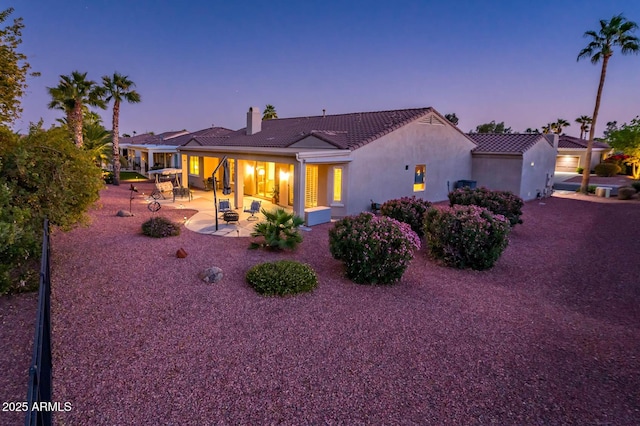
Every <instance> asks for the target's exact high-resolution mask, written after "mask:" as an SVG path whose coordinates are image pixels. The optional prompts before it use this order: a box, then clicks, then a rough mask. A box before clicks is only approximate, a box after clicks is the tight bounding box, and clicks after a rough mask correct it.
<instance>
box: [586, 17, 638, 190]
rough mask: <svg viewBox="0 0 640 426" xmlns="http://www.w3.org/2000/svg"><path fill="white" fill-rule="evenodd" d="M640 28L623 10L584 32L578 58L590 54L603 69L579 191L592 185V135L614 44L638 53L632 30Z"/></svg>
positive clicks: (588, 56)
mask: <svg viewBox="0 0 640 426" xmlns="http://www.w3.org/2000/svg"><path fill="white" fill-rule="evenodd" d="M637 28H638V24H636V23H635V22H632V21H628V20H627V19H626V18H625V17H624V16H623V15H622V14H620V15H615V16H614V17H613V18H611V20H610V21H608V22H607V21H606V20H604V19H602V20H600V31H598V32H595V31H586V32H585V33H584V36H585V37H588V38H589V39H590V41H589V44H588V45H587V47H585V48H584V49H582V50H581V51H580V53H578V58H577V60H578V61H579V60H580V59H584V58H591V63H592V64H594V65H595V64H597V63H598V62H600V60H602V70H601V71H600V83H599V84H598V93H597V95H596V105H595V107H594V108H593V116H592V119H591V129H589V141H588V143H587V153H586V158H585V168H584V171H583V172H582V184H581V185H580V192H582V193H583V194H586V193H587V189H588V188H589V169H590V168H591V152H592V150H593V137H594V136H595V133H596V120H597V119H598V112H599V110H600V100H601V98H602V88H603V87H604V80H605V78H606V76H607V65H608V63H609V59H610V58H611V55H613V48H614V47H615V46H618V47H619V48H620V52H621V53H622V54H623V55H627V54H629V53H635V54H637V53H638V52H639V51H640V44H639V42H640V40H638V37H635V36H633V35H632V34H631V33H633V32H634V31H635V30H636V29H637Z"/></svg>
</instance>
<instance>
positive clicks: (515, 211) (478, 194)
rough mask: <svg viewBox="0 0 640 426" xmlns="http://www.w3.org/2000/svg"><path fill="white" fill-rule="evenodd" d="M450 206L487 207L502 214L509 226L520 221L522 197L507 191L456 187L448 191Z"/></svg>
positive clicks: (495, 212)
mask: <svg viewBox="0 0 640 426" xmlns="http://www.w3.org/2000/svg"><path fill="white" fill-rule="evenodd" d="M449 202H450V204H451V206H454V205H456V204H458V205H463V206H470V205H475V206H479V207H484V208H485V209H489V210H490V211H491V212H493V213H494V214H498V215H502V216H504V217H506V218H507V219H508V220H509V223H511V226H514V225H516V224H518V223H522V219H521V218H520V217H521V216H522V206H523V205H524V202H523V201H522V198H520V197H518V196H517V195H515V194H513V193H512V192H509V191H490V190H489V189H487V188H477V189H471V188H468V187H465V188H458V189H456V190H455V191H453V192H450V193H449Z"/></svg>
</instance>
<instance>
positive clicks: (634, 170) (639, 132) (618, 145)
mask: <svg viewBox="0 0 640 426" xmlns="http://www.w3.org/2000/svg"><path fill="white" fill-rule="evenodd" d="M607 143H608V144H609V146H611V148H613V149H615V150H616V151H620V152H622V153H624V154H625V155H628V157H627V158H625V160H624V161H625V163H626V164H627V165H629V166H631V175H632V176H633V178H634V179H640V118H639V117H636V118H634V119H633V120H631V122H630V123H629V124H627V123H625V124H623V125H622V126H621V127H620V128H619V129H618V130H614V131H612V132H610V133H609V135H608V138H607Z"/></svg>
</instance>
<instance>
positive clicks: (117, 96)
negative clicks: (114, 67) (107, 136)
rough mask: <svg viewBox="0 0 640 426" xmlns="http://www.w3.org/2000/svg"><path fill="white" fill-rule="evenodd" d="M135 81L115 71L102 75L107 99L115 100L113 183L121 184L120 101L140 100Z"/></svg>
mask: <svg viewBox="0 0 640 426" xmlns="http://www.w3.org/2000/svg"><path fill="white" fill-rule="evenodd" d="M135 85H136V84H135V83H134V82H133V81H131V80H129V77H128V76H126V75H122V74H119V73H117V72H115V73H113V76H111V77H110V76H104V77H102V87H103V88H104V91H105V100H106V101H107V102H110V101H111V100H113V128H112V131H111V132H112V145H111V149H112V152H113V156H112V161H113V184H114V185H120V147H119V146H118V135H119V122H120V103H121V102H123V101H124V102H128V103H130V104H134V103H138V102H140V100H141V98H140V94H139V93H138V92H136V91H135V90H133V88H134V87H135Z"/></svg>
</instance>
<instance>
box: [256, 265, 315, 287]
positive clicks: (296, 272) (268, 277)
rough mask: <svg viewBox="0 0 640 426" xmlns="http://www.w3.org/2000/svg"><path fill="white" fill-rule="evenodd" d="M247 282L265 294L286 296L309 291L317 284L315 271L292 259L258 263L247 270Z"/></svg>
mask: <svg viewBox="0 0 640 426" xmlns="http://www.w3.org/2000/svg"><path fill="white" fill-rule="evenodd" d="M246 278H247V282H248V283H249V285H250V286H251V287H253V289H254V290H255V291H257V292H258V293H260V294H262V295H265V296H287V295H291V294H298V293H304V292H307V291H311V290H313V289H314V288H316V287H317V285H318V277H317V275H316V273H315V271H314V270H313V269H312V268H311V267H310V266H309V265H307V264H304V263H300V262H295V261H293V260H280V261H277V262H265V263H260V264H258V265H256V266H254V267H252V268H251V269H249V271H248V272H247V276H246Z"/></svg>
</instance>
